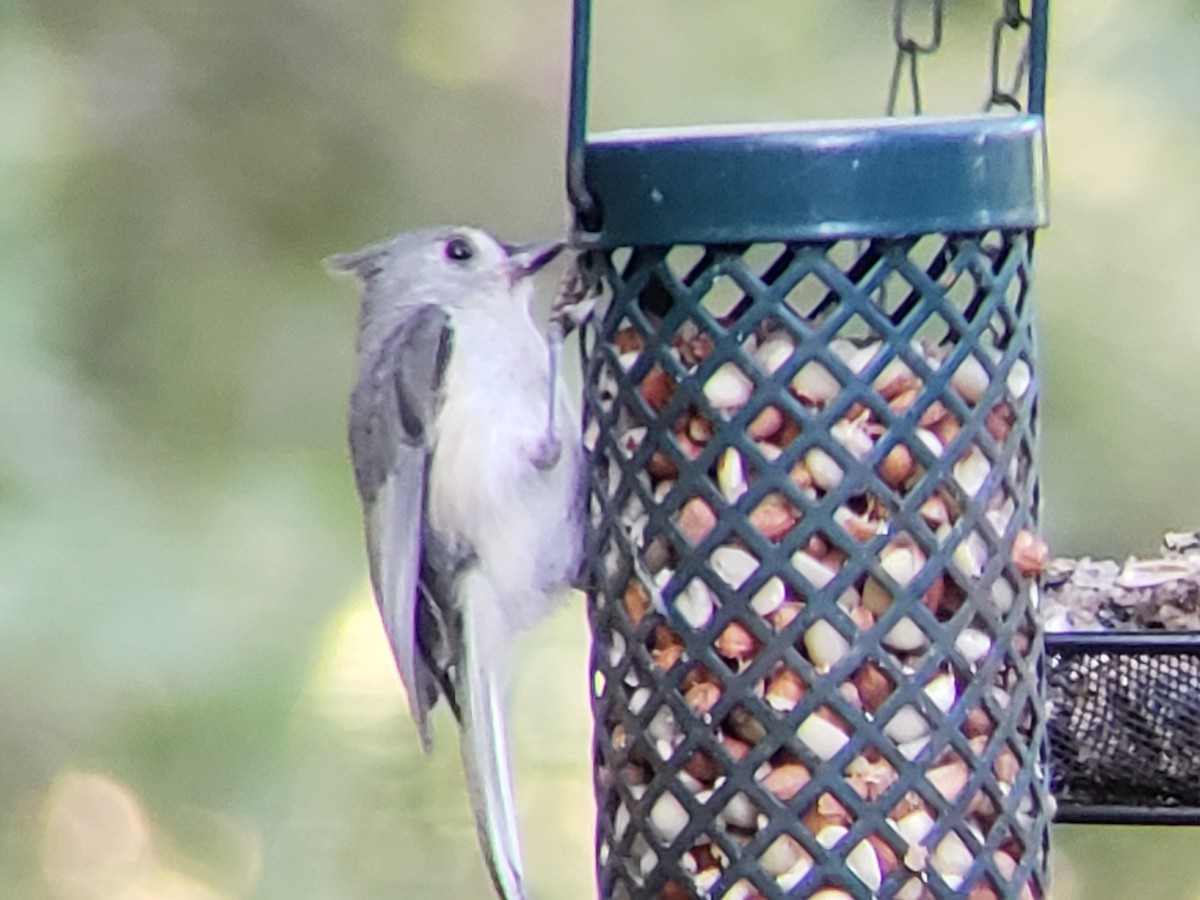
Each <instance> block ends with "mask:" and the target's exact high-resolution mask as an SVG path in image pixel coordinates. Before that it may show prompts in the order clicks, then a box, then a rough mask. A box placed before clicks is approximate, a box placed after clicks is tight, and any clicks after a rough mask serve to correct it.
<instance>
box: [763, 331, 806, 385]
mask: <svg viewBox="0 0 1200 900" xmlns="http://www.w3.org/2000/svg"><path fill="white" fill-rule="evenodd" d="M795 350H796V344H795V342H794V341H793V340H792V338H791V335H788V334H773V335H771V336H770V337H769V338H767V339H766V340H765V341H763V342H762V344H761V345H760V346H759V348H758V349H757V350H755V351H754V359H755V360H756V361H757V362H758V364H759V365H760V366H762V367H763V371H765V372H766V373H767V374H768V375H774V374H775V373H776V372H778V371H779V370H780V368H782V367H783V364H784V363H786V362H787V361H788V360H789V359H791V358H792V354H793V353H794V352H795Z"/></svg>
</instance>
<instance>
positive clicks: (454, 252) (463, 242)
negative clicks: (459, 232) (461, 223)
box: [445, 237, 475, 263]
mask: <svg viewBox="0 0 1200 900" xmlns="http://www.w3.org/2000/svg"><path fill="white" fill-rule="evenodd" d="M445 253H446V259H448V260H450V261H451V262H457V263H462V262H466V261H467V260H469V259H471V258H472V257H473V256H474V255H475V248H474V247H472V246H471V242H470V241H468V240H467V239H466V238H461V237H452V238H450V240H448V241H446V250H445Z"/></svg>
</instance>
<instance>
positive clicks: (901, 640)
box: [883, 616, 929, 653]
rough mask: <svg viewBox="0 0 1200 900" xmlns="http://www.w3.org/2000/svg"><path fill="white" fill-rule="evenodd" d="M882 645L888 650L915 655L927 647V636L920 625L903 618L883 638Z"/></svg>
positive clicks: (906, 617)
mask: <svg viewBox="0 0 1200 900" xmlns="http://www.w3.org/2000/svg"><path fill="white" fill-rule="evenodd" d="M883 643H884V645H885V646H886V647H887V648H888V649H889V650H895V651H898V652H900V653H916V652H917V651H919V650H924V649H925V648H926V647H928V646H929V635H927V634H926V633H925V632H924V631H922V630H921V626H920V625H918V624H917V623H916V622H914V621H913V620H912V619H910V618H909V617H908V616H905V617H904V618H902V619H901V620H900V621H899V622H897V623H896V624H895V625H893V626H892V627H891V629H890V630H889V631H888V633H887V634H885V635H884V636H883Z"/></svg>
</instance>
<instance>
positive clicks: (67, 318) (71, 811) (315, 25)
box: [0, 0, 1200, 900]
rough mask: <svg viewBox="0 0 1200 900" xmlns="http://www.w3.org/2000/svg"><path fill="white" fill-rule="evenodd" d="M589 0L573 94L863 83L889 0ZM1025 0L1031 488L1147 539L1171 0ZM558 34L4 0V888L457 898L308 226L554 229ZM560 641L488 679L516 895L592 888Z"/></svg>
mask: <svg viewBox="0 0 1200 900" xmlns="http://www.w3.org/2000/svg"><path fill="white" fill-rule="evenodd" d="M598 6H600V7H602V9H601V10H600V11H599V12H598V13H597V22H596V43H595V69H594V73H595V80H594V104H593V122H594V123H595V125H596V126H597V127H598V128H606V127H613V126H626V125H631V126H632V125H646V124H674V123H700V122H708V121H736V120H774V119H792V118H808V117H822V116H863V115H874V114H877V113H878V112H879V110H880V109H881V107H882V104H883V99H884V96H885V89H886V79H887V76H888V73H889V71H890V65H891V53H890V4H888V3H886V2H884V0H810V2H808V3H803V4H800V3H784V2H780V0H742V2H739V3H729V2H717V0H654V2H646V0H610V2H608V3H605V4H598ZM915 6H919V4H916V5H915ZM947 6H948V8H949V13H948V15H949V19H950V21H949V26H948V33H947V39H946V43H945V48H944V50H943V51H942V52H941V53H939V55H938V56H937V58H936V59H935V60H933V61H931V63H930V64H929V65H927V66H926V67H925V73H926V76H927V78H928V81H927V84H926V90H927V97H928V99H929V100H930V101H931V106H932V107H933V109H934V110H935V111H942V112H969V111H972V110H974V109H976V108H977V107H978V105H979V103H980V102H981V101H982V99H983V91H984V84H985V78H986V71H987V52H986V43H987V36H988V33H989V32H988V28H989V22H990V20H991V18H992V17H993V16H994V11H995V9H996V8H997V7H998V6H999V3H998V2H992V0H959V2H956V3H951V4H947ZM1052 26H1053V27H1052V45H1051V56H1052V65H1051V82H1050V84H1051V87H1050V100H1049V121H1050V137H1051V178H1052V190H1053V217H1054V224H1053V227H1052V228H1051V229H1049V231H1047V232H1046V233H1045V234H1044V235H1043V236H1042V238H1041V239H1040V242H1039V260H1038V263H1039V269H1040V276H1039V277H1040V280H1039V284H1038V291H1039V303H1040V309H1041V318H1042V343H1041V347H1042V354H1043V355H1042V360H1043V368H1042V371H1043V377H1044V393H1043V397H1044V403H1043V407H1042V409H1043V414H1044V415H1043V419H1042V425H1043V481H1044V489H1045V501H1046V502H1045V522H1046V527H1047V532H1048V536H1049V538H1050V540H1051V542H1052V545H1053V547H1054V549H1055V550H1056V551H1057V552H1060V553H1064V554H1068V553H1069V554H1082V553H1092V554H1114V555H1118V556H1123V555H1124V554H1126V553H1129V552H1149V551H1151V550H1152V549H1153V548H1154V546H1155V545H1156V544H1157V541H1158V538H1159V536H1160V534H1161V532H1162V531H1163V530H1164V529H1167V528H1172V529H1187V528H1195V527H1198V526H1200V517H1198V516H1197V513H1196V511H1197V508H1198V502H1197V501H1198V500H1200V467H1197V466H1196V465H1195V464H1194V448H1195V447H1196V446H1198V445H1200V440H1198V438H1200V415H1198V414H1197V413H1198V412H1200V400H1198V399H1197V397H1196V395H1195V393H1194V390H1193V388H1194V385H1195V384H1196V383H1197V378H1198V377H1200V357H1198V355H1197V354H1196V352H1195V351H1194V348H1195V347H1196V345H1197V340H1198V338H1200V305H1197V303H1196V302H1195V289H1194V284H1193V274H1194V271H1195V270H1194V268H1193V266H1192V265H1191V263H1192V262H1193V261H1194V260H1193V257H1192V253H1193V252H1194V251H1193V249H1192V245H1191V242H1192V240H1193V239H1194V237H1195V235H1196V234H1197V233H1200V180H1198V179H1197V178H1196V177H1195V172H1196V171H1197V170H1198V167H1200V141H1198V138H1200V14H1198V7H1197V5H1196V4H1195V3H1192V2H1185V0H1159V2H1157V3H1153V4H1140V3H1134V2H1132V0H1089V2H1088V3H1058V4H1055V7H1054V10H1053V22H1052ZM568 36H569V9H568V4H567V3H566V2H565V0H558V2H550V0H511V2H508V3H505V4H485V3H477V2H471V0H397V2H383V0H341V2H339V3H336V4H335V3H329V2H320V0H255V2H252V3H246V2H237V0H192V2H189V3H186V4H162V3H157V2H152V0H92V2H89V3H77V2H72V0H8V2H6V3H4V4H3V5H0V673H3V677H2V678H0V885H3V888H2V889H0V893H2V894H3V895H4V896H6V897H16V898H42V897H45V898H56V900H141V898H162V900H216V898H251V897H255V898H378V897H385V896H392V897H405V898H409V897H412V898H415V897H429V896H445V897H461V898H485V897H487V896H488V888H487V882H486V878H485V876H484V873H483V870H482V867H481V865H480V863H479V862H478V859H477V854H476V851H475V845H474V837H473V833H472V829H471V826H470V822H469V816H468V814H467V811H466V806H465V802H464V800H463V796H462V785H461V778H460V776H459V774H458V763H457V754H456V751H455V750H454V748H453V746H452V741H449V740H443V741H442V742H441V744H440V746H439V748H438V750H437V752H436V753H435V755H434V756H433V757H432V758H429V759H427V758H424V757H423V756H422V754H421V753H420V751H419V750H418V747H417V742H416V739H415V735H414V734H413V731H412V728H411V726H410V724H409V722H408V720H407V717H406V715H405V710H404V706H403V702H402V700H401V698H400V695H399V690H398V684H397V680H396V678H395V675H394V672H393V670H392V668H391V665H390V661H389V659H388V657H387V655H386V649H385V646H384V643H383V640H382V637H381V635H380V631H379V628H378V626H377V622H376V620H375V618H374V612H373V610H372V609H371V607H370V605H369V602H368V600H367V597H366V595H365V593H364V582H363V578H364V567H363V562H362V554H361V549H360V537H359V522H358V511H357V508H356V501H355V498H354V495H353V489H352V486H351V481H350V478H349V472H348V466H347V463H346V460H345V456H344V450H343V430H344V426H343V421H344V403H345V396H346V394H347V391H348V388H349V385H350V380H351V374H352V358H351V344H352V333H353V316H354V305H355V299H354V296H353V290H352V288H351V287H350V286H348V285H345V284H337V283H334V282H331V281H330V280H329V279H328V278H327V277H326V276H325V274H324V273H323V271H322V269H321V266H320V263H319V261H320V260H321V258H323V257H324V256H326V255H327V254H329V253H331V252H334V251H337V250H344V249H349V248H353V247H355V246H358V245H360V244H363V243H366V242H368V241H370V240H374V239H376V238H379V237H382V236H385V235H387V234H390V233H392V232H394V231H397V230H401V229H405V228H409V227H416V226H419V225H427V224H432V223H436V222H442V221H470V222H475V223H479V224H482V225H485V226H489V227H492V228H494V229H496V230H498V231H500V232H502V233H503V234H505V235H506V236H509V237H512V238H523V237H531V236H535V235H544V234H557V233H561V232H562V229H563V227H564V222H565V221H566V210H565V202H564V195H563V188H562V183H563V175H562V154H563V133H564V122H563V119H564V112H565V98H566V75H565V72H566V57H567V46H568ZM586 642H587V636H586V629H585V627H584V624H583V615H582V609H581V608H580V606H579V605H578V604H575V605H573V606H571V607H569V608H566V609H564V610H563V611H562V613H561V614H560V615H559V616H557V617H556V618H555V619H554V620H553V621H552V622H551V623H549V624H548V625H547V626H546V627H545V628H544V629H542V630H541V631H539V632H538V633H537V634H535V635H533V636H531V637H530V638H529V639H528V640H527V641H526V642H525V643H524V645H523V649H524V657H523V662H522V666H521V671H520V674H519V677H518V682H517V686H516V694H517V696H516V709H515V720H516V748H515V750H516V758H517V764H518V770H519V778H520V782H521V791H520V801H521V810H522V815H523V819H524V828H525V833H526V834H525V840H526V844H527V854H528V856H529V867H530V870H531V875H532V879H533V883H534V886H535V888H536V890H537V892H538V893H539V894H540V895H541V896H543V897H567V896H572V897H582V896H590V891H591V887H590V885H591V881H590V879H591V870H590V866H591V861H590V859H591V849H590V846H591V844H590V842H591V837H590V828H591V824H590V823H591V815H592V813H591V807H590V782H589V773H588V727H589V726H588V720H587V700H586V689H585V659H586ZM437 724H438V725H439V726H440V728H441V731H442V734H443V736H444V737H448V736H449V731H450V726H451V722H450V721H449V718H448V716H445V715H443V716H442V718H441V719H440V720H439V721H438V723H437ZM1192 841H1194V836H1193V835H1192V834H1191V832H1189V831H1186V830H1182V829H1181V830H1168V829H1147V828H1141V829H1114V828H1059V829H1057V830H1056V832H1055V863H1056V868H1057V881H1056V888H1055V896H1056V897H1058V898H1061V900H1069V898H1082V897H1088V898H1109V897H1113V898H1115V897H1125V896H1140V897H1145V898H1158V897H1161V898H1179V897H1186V896H1200V860H1198V859H1197V858H1196V855H1195V853H1190V854H1189V853H1188V850H1187V848H1188V847H1189V846H1190V844H1191V842H1192Z"/></svg>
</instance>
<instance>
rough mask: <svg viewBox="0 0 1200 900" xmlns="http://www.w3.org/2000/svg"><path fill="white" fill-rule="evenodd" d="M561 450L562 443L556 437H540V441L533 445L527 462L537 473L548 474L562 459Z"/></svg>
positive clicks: (551, 435) (547, 435) (553, 435)
mask: <svg viewBox="0 0 1200 900" xmlns="http://www.w3.org/2000/svg"><path fill="white" fill-rule="evenodd" d="M562 449H563V447H562V441H561V440H559V438H558V435H556V434H545V435H542V437H541V439H540V440H539V441H538V442H537V444H536V445H534V448H533V451H532V452H531V453H530V454H529V461H530V462H531V463H533V467H534V468H535V469H537V470H538V471H541V472H548V471H550V470H551V469H553V468H554V467H555V466H556V465H557V464H558V461H559V459H561V458H562Z"/></svg>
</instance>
